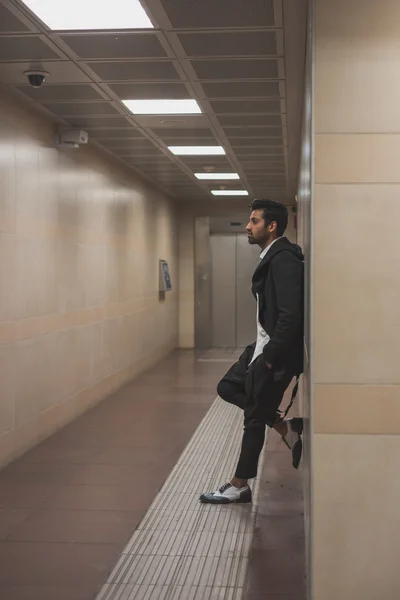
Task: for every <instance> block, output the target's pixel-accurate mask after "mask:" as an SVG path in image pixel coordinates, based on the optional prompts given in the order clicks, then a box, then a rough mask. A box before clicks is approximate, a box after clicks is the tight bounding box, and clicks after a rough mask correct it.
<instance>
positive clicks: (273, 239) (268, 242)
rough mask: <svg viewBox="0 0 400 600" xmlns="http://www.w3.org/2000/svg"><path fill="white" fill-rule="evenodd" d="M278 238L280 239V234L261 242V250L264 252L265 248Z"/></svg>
mask: <svg viewBox="0 0 400 600" xmlns="http://www.w3.org/2000/svg"><path fill="white" fill-rule="evenodd" d="M277 239H278V236H275V237H274V238H272V239H269V240H268V241H267V242H265V243H264V244H259V246H260V250H261V252H264V250H265V248H268V246H270V245H271V244H272V242H275V240H277Z"/></svg>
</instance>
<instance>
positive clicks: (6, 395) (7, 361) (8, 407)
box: [0, 344, 16, 436]
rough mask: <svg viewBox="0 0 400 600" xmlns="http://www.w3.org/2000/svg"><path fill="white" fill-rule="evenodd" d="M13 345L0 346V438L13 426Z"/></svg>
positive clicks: (14, 357)
mask: <svg viewBox="0 0 400 600" xmlns="http://www.w3.org/2000/svg"><path fill="white" fill-rule="evenodd" d="M15 386H16V356H15V345H14V344H4V345H0V436H1V435H3V434H4V433H6V432H7V431H10V430H12V429H14V426H15Z"/></svg>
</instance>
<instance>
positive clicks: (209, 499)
mask: <svg viewBox="0 0 400 600" xmlns="http://www.w3.org/2000/svg"><path fill="white" fill-rule="evenodd" d="M251 501H252V497H251V496H250V497H246V498H239V499H238V500H228V499H227V498H221V497H219V498H216V497H215V496H213V495H212V494H203V495H202V496H200V502H201V503H202V504H248V503H249V502H251Z"/></svg>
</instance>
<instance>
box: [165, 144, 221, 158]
mask: <svg viewBox="0 0 400 600" xmlns="http://www.w3.org/2000/svg"><path fill="white" fill-rule="evenodd" d="M168 150H170V152H172V154H175V156H218V155H221V154H225V150H224V149H223V147H222V146H168Z"/></svg>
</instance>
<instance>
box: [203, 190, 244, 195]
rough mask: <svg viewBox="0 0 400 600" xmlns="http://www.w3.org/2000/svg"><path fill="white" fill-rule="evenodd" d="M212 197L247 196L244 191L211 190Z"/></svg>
mask: <svg viewBox="0 0 400 600" xmlns="http://www.w3.org/2000/svg"><path fill="white" fill-rule="evenodd" d="M211 193H212V195H213V196H248V195H249V192H247V191H246V190H211Z"/></svg>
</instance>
